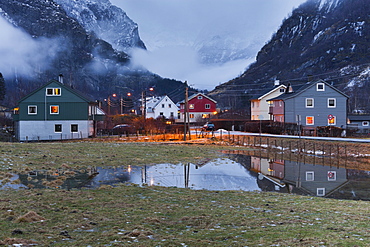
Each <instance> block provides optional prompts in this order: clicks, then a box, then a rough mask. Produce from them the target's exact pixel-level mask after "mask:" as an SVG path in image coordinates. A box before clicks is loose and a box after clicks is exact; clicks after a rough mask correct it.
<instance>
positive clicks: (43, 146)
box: [0, 142, 370, 246]
mask: <svg viewBox="0 0 370 247" xmlns="http://www.w3.org/2000/svg"><path fill="white" fill-rule="evenodd" d="M0 145H1V146H0V150H1V153H2V158H1V160H0V170H1V171H2V176H3V178H6V177H7V174H8V173H9V172H12V171H25V172H27V171H29V170H33V169H55V168H61V167H64V168H66V167H69V168H71V169H75V168H77V169H78V168H87V167H88V166H97V165H98V166H118V165H119V166H122V165H123V166H124V165H140V164H150V163H163V162H171V163H178V162H192V163H202V162H205V161H206V160H208V159H211V158H214V157H217V156H218V155H220V153H219V152H218V151H219V150H221V149H235V148H234V147H223V146H216V145H196V144H194V145H178V144H177V145H164V144H160V143H157V144H150V143H96V142H94V143H90V142H71V143H1V144H0ZM239 149H246V148H243V147H239ZM0 195H1V197H0V210H1V211H0V217H1V220H0V244H2V245H6V246H7V245H10V246H11V245H12V244H17V243H18V244H19V243H22V244H24V245H23V246H27V245H29V246H30V245H31V244H37V245H38V246H368V243H369V242H370V231H369V227H370V210H369V206H370V203H369V202H363V201H344V200H333V199H324V198H317V197H307V196H297V195H289V194H278V193H259V192H241V191H220V192H217V191H203V190H200V191H192V190H189V189H180V188H162V187H156V186H144V187H140V186H135V185H120V186H117V187H111V186H102V187H101V188H99V189H81V190H70V191H67V190H60V189H43V190H39V189H29V190H24V189H22V190H2V191H0Z"/></svg>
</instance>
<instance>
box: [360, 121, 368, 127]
mask: <svg viewBox="0 0 370 247" xmlns="http://www.w3.org/2000/svg"><path fill="white" fill-rule="evenodd" d="M369 125H370V124H369V121H362V126H364V127H369Z"/></svg>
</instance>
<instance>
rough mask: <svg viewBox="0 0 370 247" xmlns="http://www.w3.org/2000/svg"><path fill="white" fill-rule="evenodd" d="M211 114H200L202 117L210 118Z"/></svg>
mask: <svg viewBox="0 0 370 247" xmlns="http://www.w3.org/2000/svg"><path fill="white" fill-rule="evenodd" d="M210 117H211V114H202V118H210Z"/></svg>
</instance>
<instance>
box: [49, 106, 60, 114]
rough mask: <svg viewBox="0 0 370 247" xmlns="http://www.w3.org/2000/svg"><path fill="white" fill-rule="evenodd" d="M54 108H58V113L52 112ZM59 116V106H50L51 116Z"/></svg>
mask: <svg viewBox="0 0 370 247" xmlns="http://www.w3.org/2000/svg"><path fill="white" fill-rule="evenodd" d="M53 107H57V108H58V112H52V111H51V109H52V108H53ZM58 114H59V105H50V115H58Z"/></svg>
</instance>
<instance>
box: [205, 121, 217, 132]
mask: <svg viewBox="0 0 370 247" xmlns="http://www.w3.org/2000/svg"><path fill="white" fill-rule="evenodd" d="M202 130H203V131H214V130H215V125H214V124H213V123H211V122H207V123H206V124H205V125H203V127H202Z"/></svg>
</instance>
